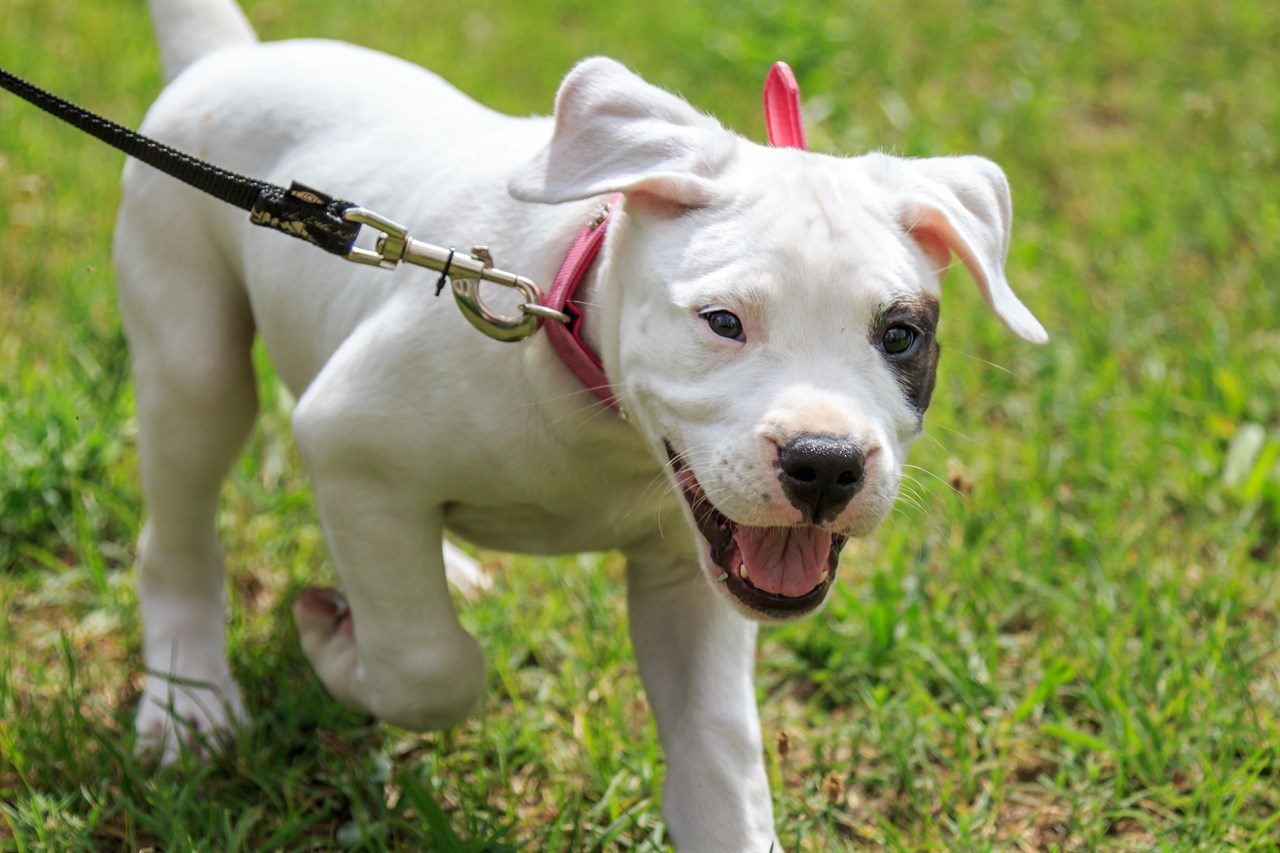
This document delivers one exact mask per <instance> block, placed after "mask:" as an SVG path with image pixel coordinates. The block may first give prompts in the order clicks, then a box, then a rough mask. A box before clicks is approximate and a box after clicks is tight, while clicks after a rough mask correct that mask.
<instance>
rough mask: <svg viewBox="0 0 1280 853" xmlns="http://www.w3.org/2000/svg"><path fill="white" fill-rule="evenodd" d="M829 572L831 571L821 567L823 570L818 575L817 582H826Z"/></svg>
mask: <svg viewBox="0 0 1280 853" xmlns="http://www.w3.org/2000/svg"><path fill="white" fill-rule="evenodd" d="M830 574H831V572H830V571H828V570H827V569H823V570H822V574H821V575H819V576H818V583H826V582H827V576H828V575H830Z"/></svg>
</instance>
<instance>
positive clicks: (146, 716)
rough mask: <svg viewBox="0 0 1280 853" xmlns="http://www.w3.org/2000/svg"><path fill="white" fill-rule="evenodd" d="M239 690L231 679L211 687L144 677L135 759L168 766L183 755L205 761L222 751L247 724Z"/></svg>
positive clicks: (196, 682)
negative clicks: (149, 758)
mask: <svg viewBox="0 0 1280 853" xmlns="http://www.w3.org/2000/svg"><path fill="white" fill-rule="evenodd" d="M248 719H249V718H248V714H247V713H246V712H245V708H244V701H243V700H242V699H241V698H240V688H239V687H238V686H237V685H236V683H235V682H234V681H233V680H232V679H231V678H230V677H224V678H219V679H215V680H211V681H201V680H199V679H194V678H190V679H189V678H181V679H179V678H177V677H174V678H172V679H169V678H166V677H165V676H163V675H157V674H151V675H148V676H147V687H146V689H145V690H144V691H143V693H142V700H141V702H140V703H139V705H138V716H137V720H136V728H137V732H138V740H137V745H136V747H135V749H134V751H135V752H136V753H137V754H138V755H158V756H159V758H160V761H161V763H162V764H173V763H175V762H176V761H177V760H178V757H179V756H180V755H181V754H182V753H184V752H186V753H189V754H192V755H196V756H199V757H201V758H208V757H209V756H210V755H212V754H213V753H214V752H217V751H219V750H221V749H223V748H225V747H226V746H227V744H228V743H230V741H231V740H232V737H233V734H234V732H235V730H236V729H237V728H239V727H240V726H243V725H244V724H245V723H246V722H248Z"/></svg>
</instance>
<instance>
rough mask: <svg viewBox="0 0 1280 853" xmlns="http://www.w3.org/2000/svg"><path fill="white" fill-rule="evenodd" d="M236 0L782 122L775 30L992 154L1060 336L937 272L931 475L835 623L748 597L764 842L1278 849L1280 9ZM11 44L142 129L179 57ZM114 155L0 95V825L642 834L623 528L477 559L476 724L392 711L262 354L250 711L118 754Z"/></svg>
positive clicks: (243, 594) (471, 620)
mask: <svg viewBox="0 0 1280 853" xmlns="http://www.w3.org/2000/svg"><path fill="white" fill-rule="evenodd" d="M245 7H246V9H247V10H248V13H249V17H250V19H251V20H252V21H253V23H254V25H255V26H256V27H257V28H258V30H259V33H260V34H261V35H262V36H263V37H264V38H266V39H275V38H287V37H294V36H325V37H333V38H340V39H344V40H349V41H354V42H357V43H360V44H364V45H368V46H371V47H375V48H378V49H382V50H385V51H388V52H391V53H395V54H397V55H400V56H403V57H405V58H408V59H411V60H413V61H415V62H418V63H420V64H423V65H426V66H428V67H430V68H432V69H434V70H437V71H439V72H441V73H442V74H444V76H446V77H447V78H448V79H450V80H451V81H453V82H454V83H455V84H456V85H457V86H459V87H460V88H461V89H463V90H464V91H466V92H468V93H470V94H472V95H473V96H475V97H477V98H478V99H480V100H482V101H484V102H485V103H488V104H490V105H491V106H494V107H496V108H498V109H501V110H505V111H509V112H513V113H516V114H530V113H539V112H547V111H549V110H550V108H551V105H552V98H553V94H554V91H555V87H556V85H557V83H558V81H559V79H560V77H561V76H562V75H563V74H564V72H565V71H566V70H567V69H568V68H569V67H570V66H571V65H572V64H573V63H574V62H575V61H577V60H578V59H579V58H581V57H582V56H585V55H589V54H594V53H603V54H608V55H611V56H614V57H616V58H618V59H620V60H622V61H623V62H625V63H627V64H628V65H630V66H631V67H632V68H633V69H635V70H636V71H638V72H639V73H641V74H642V75H643V76H645V77H646V78H647V79H649V80H650V81H652V82H655V83H657V84H660V85H662V86H665V87H667V88H670V89H672V90H674V91H677V92H680V93H681V94H683V95H684V96H685V97H687V98H688V99H690V100H691V101H692V102H693V103H694V104H695V105H696V106H698V107H699V108H701V109H704V110H706V111H708V112H711V113H713V114H715V115H716V116H718V117H719V118H720V119H721V120H722V121H724V122H725V123H726V124H727V125H728V126H730V127H732V128H734V129H736V130H738V131H739V132H741V133H743V134H745V135H747V136H749V137H751V138H753V139H756V140H762V139H763V123H762V119H761V116H760V107H759V88H760V85H761V82H762V80H763V75H764V73H765V71H766V70H767V69H768V66H769V64H770V63H772V62H773V61H774V60H775V59H779V58H782V59H786V60H787V61H789V62H790V63H791V65H792V67H793V68H794V70H795V72H796V74H797V77H798V78H799V80H800V83H801V86H802V89H803V91H804V94H805V112H806V124H807V127H808V130H809V136H810V142H811V146H812V147H813V148H815V149H818V150H824V151H834V152H845V153H858V152H861V151H864V150H869V149H884V150H888V151H891V152H893V153H898V154H904V155H912V156H926V155H936V154H945V153H979V154H983V155H985V156H988V157H991V158H993V159H995V160H996V161H997V162H999V163H1000V164H1001V165H1002V166H1003V167H1004V168H1005V170H1006V171H1007V173H1008V175H1009V179H1010V182H1011V184H1012V187H1013V193H1014V208H1015V232H1014V241H1013V248H1012V252H1011V257H1010V262H1009V278H1010V281H1011V282H1012V283H1013V286H1014V288H1015V289H1016V290H1017V291H1018V292H1019V293H1020V294H1021V295H1022V296H1023V298H1024V300H1025V301H1026V302H1027V303H1028V304H1029V305H1030V306H1031V307H1032V309H1033V310H1034V311H1035V312H1036V313H1037V314H1038V315H1039V316H1040V318H1041V319H1042V320H1043V321H1044V323H1045V325H1046V327H1048V328H1049V330H1050V333H1051V335H1052V336H1053V339H1052V341H1051V342H1050V344H1049V345H1048V346H1047V347H1044V348H1038V349H1037V348H1032V347H1029V346H1027V345H1025V344H1022V343H1020V342H1018V341H1016V340H1015V339H1013V338H1012V337H1011V336H1009V335H1008V334H1007V333H1005V332H1004V331H1003V329H1002V328H1001V327H1000V326H999V324H998V323H997V322H996V321H995V320H994V319H993V318H991V317H990V316H988V315H987V314H986V312H985V309H984V308H983V306H982V304H981V300H980V299H979V298H978V297H977V295H976V293H975V292H974V289H973V287H972V285H971V284H970V283H969V281H968V279H967V276H966V275H965V274H964V273H963V271H956V272H953V273H952V275H951V277H950V278H949V280H948V284H947V287H946V299H945V301H944V306H943V322H942V327H941V331H940V336H941V338H942V341H943V344H944V356H943V359H942V363H941V366H940V372H939V383H938V392H937V394H935V397H934V403H933V408H932V410H931V411H930V413H929V415H928V418H927V420H926V436H925V437H924V438H923V439H922V440H921V441H920V442H919V444H918V445H917V447H916V449H915V450H914V451H913V457H912V462H913V463H915V464H916V465H919V466H920V467H921V468H922V469H923V470H920V471H914V472H913V473H914V475H915V476H916V479H917V483H916V485H915V486H914V487H913V489H912V490H910V493H909V494H908V495H907V496H906V499H904V500H903V501H902V502H901V504H900V507H899V508H898V509H897V510H896V511H895V513H894V516H893V518H892V519H891V520H890V521H889V522H887V523H886V525H885V526H884V527H883V528H882V529H881V531H879V532H878V533H877V534H876V535H875V536H873V537H872V538H870V539H869V540H866V541H864V542H860V543H855V544H854V545H853V546H851V547H850V548H849V549H848V550H847V551H846V556H845V560H844V566H843V568H842V572H841V581H840V585H839V587H838V589H837V593H836V595H835V596H834V601H833V603H832V605H831V607H830V608H829V609H828V610H827V611H826V612H825V613H824V614H823V615H821V616H819V617H817V618H815V619H812V620H809V621H807V622H805V623H803V624H800V625H797V626H792V627H788V628H785V629H770V630H767V631H765V632H764V634H763V638H762V643H761V652H760V657H759V677H758V684H759V692H760V695H761V700H762V710H761V714H762V722H763V724H764V726H765V729H766V747H767V750H768V761H769V767H770V772H771V776H772V781H773V787H774V802H775V810H776V812H777V818H778V827H779V832H780V835H781V838H782V840H783V842H784V844H786V845H787V847H788V849H798V850H838V849H851V848H886V849H896V850H937V849H961V850H1052V849H1059V850H1086V849H1087V850H1094V849H1109V850H1139V849H1142V850H1146V849H1159V850H1206V851H1209V850H1215V851H1216V850H1224V849H1232V850H1238V849H1257V850H1273V849H1277V848H1280V825H1278V824H1277V817H1276V815H1277V812H1278V811H1280V793H1277V790H1278V788H1280V782H1278V780H1277V772H1278V763H1280V757H1278V755H1277V752H1278V747H1277V744H1278V743H1280V727H1278V724H1277V717H1278V712H1280V644H1278V642H1277V636H1278V634H1280V623H1278V616H1277V614H1278V612H1280V580H1278V578H1277V575H1278V573H1277V571H1276V569H1277V565H1278V563H1280V547H1278V542H1280V402H1278V401H1280V356H1278V355H1277V353H1280V287H1278V286H1277V282H1280V154H1278V151H1277V145H1278V142H1277V140H1278V138H1280V5H1277V4H1274V3H1269V2H1248V1H1247V0H1242V2H1208V0H1205V2H1190V1H1186V2H1123V3H1121V2H1111V3H1102V2H1092V3H1081V2H1067V0H1045V2H1039V3H1031V2H1020V3H994V2H983V1H982V0H963V1H962V0H954V2H953V0H946V2H922V3H913V4H898V3H888V2H883V3H882V2H818V0H811V2H794V3H781V2H727V0H724V1H722V0H708V2H698V3H695V2H686V3H675V2H650V3H645V2H633V3H621V2H618V3H600V2H594V3H592V2H578V1H577V0H575V1H574V2H570V0H555V2H523V3H518V2H474V1H473V2H466V3H455V2H428V0H419V2H413V1H412V0H396V1H395V2H393V0H385V2H342V3H338V2H299V0H256V2H246V3H245ZM0 63H3V65H4V67H5V68H7V69H8V70H10V71H12V72H14V73H17V74H19V75H20V76H25V77H27V78H28V79H30V80H32V81H33V82H35V83H37V84H39V85H43V86H45V87H46V88H50V89H53V90H54V91H55V92H57V93H59V94H61V95H63V96H64V97H67V98H69V99H71V100H73V101H75V102H77V103H80V104H82V105H84V106H86V107H88V108H90V109H94V110H96V111H98V112H101V113H103V114H105V115H108V116H111V117H113V118H115V119H116V120H118V121H121V122H122V123H124V124H127V125H131V126H136V125H137V124H138V123H139V121H140V120H141V117H142V115H143V113H144V112H145V110H146V108H147V105H148V104H149V103H150V102H151V100H152V99H153V98H154V97H155V95H156V94H157V93H158V92H159V90H160V87H161V80H160V75H159V68H158V59H157V54H156V49H155V46H154V43H153V39H152V36H151V32H150V27H149V25H148V23H147V18H146V13H145V8H144V5H143V4H142V3H141V2H138V0H80V2H68V0H0ZM338 118H340V117H338ZM122 162H123V158H122V156H121V155H118V154H116V153H114V152H112V151H110V150H109V149H107V148H105V147H104V146H102V145H100V144H99V143H97V142H94V141H91V140H89V139H88V138H87V137H84V136H83V135H81V134H79V133H77V132H75V131H73V130H71V129H69V128H67V127H66V126H63V125H61V124H60V123H58V122H56V121H55V120H53V119H51V118H49V117H46V116H45V115H44V114H42V113H39V112H38V111H37V110H35V109H34V108H32V107H29V106H27V105H25V104H23V103H20V102H18V101H16V99H14V98H13V97H11V96H9V95H7V94H5V95H0V604H2V606H3V613H4V618H3V620H0V850H28V849H31V850H39V849H50V850H55V849H56V850H72V849H120V850H125V849H130V850H132V849H139V848H143V847H148V846H154V847H156V848H157V849H184V848H192V849H210V850H232V849H277V848H281V849H289V850H304V849H333V848H341V847H351V848H355V849H412V848H419V849H430V850H456V849H461V850H472V849H504V848H517V849H527V850H540V849H551V850H562V849H563V850H569V849H574V850H576V849H609V850H613V849H644V850H653V849H661V848H662V846H663V845H664V844H667V843H668V842H669V840H668V839H667V838H666V836H665V833H664V829H663V827H662V823H661V817H660V812H659V802H660V799H659V790H660V784H661V779H662V773H663V770H662V760H661V755H660V751H659V749H658V747H657V745H656V737H655V733H654V730H653V727H652V724H651V723H650V722H649V719H648V714H647V708H646V706H645V702H644V698H643V694H642V692H641V688H640V684H639V681H638V679H637V677H636V672H635V667H634V664H633V662H632V660H631V657H630V649H629V646H628V643H627V641H626V631H625V618H626V617H625V613H624V608H623V590H622V582H621V568H620V564H619V561H618V560H617V558H616V557H611V556H608V555H604V556H583V557H570V558H565V559H562V560H533V559H528V558H523V557H513V556H507V555H497V554H485V555H483V560H484V562H485V564H486V565H487V566H488V567H489V568H490V569H492V570H493V571H494V573H495V579H496V585H497V589H496V590H495V593H494V594H493V595H492V596H490V597H488V598H486V599H485V600H483V601H480V602H475V603H465V604H462V605H461V606H462V610H463V619H464V622H465V624H466V625H467V627H468V628H469V629H471V630H473V631H474V632H476V634H477V637H478V638H479V640H480V642H481V644H482V646H483V647H484V649H485V652H486V656H487V659H488V661H489V665H490V670H489V672H490V676H489V677H490V685H489V692H488V696H487V699H486V701H485V703H484V706H483V708H482V709H481V711H480V712H479V713H478V714H477V715H476V717H475V718H474V719H473V720H472V721H471V722H469V723H468V724H467V725H466V726H463V727H461V728H459V729H457V730H454V731H451V732H447V733H440V734H432V735H425V736H423V735H411V734H408V733H405V732H401V731H397V730H392V729H388V728H387V727H385V726H382V725H380V724H377V723H376V722H373V721H370V720H368V719H366V718H363V717H360V716H359V715H354V714H350V713H348V712H346V711H344V710H342V709H341V708H338V707H337V706H336V705H335V704H334V703H333V702H332V701H330V700H329V699H328V698H327V697H326V696H325V695H324V693H323V691H322V690H321V689H320V687H319V686H318V684H317V683H316V681H315V680H314V678H313V677H312V675H311V674H310V672H309V670H308V668H307V666H306V664H305V662H304V661H303V659H302V657H301V655H300V652H299V650H298V647H297V642H296V638H295V636H294V634H293V630H292V626H291V623H290V621H289V620H288V613H287V608H288V603H289V600H290V599H291V597H292V595H293V594H294V593H295V592H296V590H297V589H298V588H299V587H300V586H302V585H304V584H306V583H308V582H315V579H316V578H319V579H321V580H322V581H323V580H325V579H330V580H331V579H332V574H331V570H330V568H329V566H328V561H327V557H326V555H325V551H324V547H323V538H322V535H321V533H320V530H319V527H318V524H317V521H316V517H315V513H314V510H313V508H312V505H311V503H310V498H309V493H308V486H307V484H306V482H305V481H304V479H303V477H302V475H301V471H300V468H299V465H298V462H297V458H296V455H295V453H294V451H293V449H292V446H291V444H290V442H289V439H288V411H289V406H290V401H289V400H288V397H287V395H286V394H284V393H283V391H282V390H281V388H280V386H279V383H278V381H277V380H276V379H275V378H274V375H273V374H272V373H271V372H270V370H269V369H268V368H267V367H266V365H265V362H264V363H263V371H262V377H263V378H262V396H263V418H262V422H261V424H260V426H259V429H258V430H257V432H256V433H255V435H254V438H253V439H252V442H251V445H250V447H249V449H248V451H247V453H246V455H245V457H244V458H243V460H242V461H241V462H240V463H239V464H238V466H237V467H236V469H235V471H234V473H233V476H232V478H231V480H230V482H229V485H228V487H227V489H226V493H225V496H226V500H225V504H224V510H223V514H222V517H221V524H222V527H223V529H224V541H225V544H226V547H227V550H228V555H229V562H230V564H231V566H232V570H231V577H230V589H231V599H232V603H233V607H232V612H231V620H232V621H231V629H230V636H231V643H232V646H233V665H234V667H235V671H236V673H237V675H238V677H239V678H240V681H241V683H242V684H243V685H244V687H245V690H246V694H247V698H248V700H249V703H250V706H251V709H252V711H253V713H254V716H255V724H254V726H253V727H252V728H251V729H249V730H248V731H246V732H245V733H244V734H243V736H242V737H241V743H240V744H239V749H238V750H237V751H236V752H235V753H234V754H233V755H231V756H229V757H226V758H224V759H222V760H220V761H219V762H217V763H215V764H213V765H211V766H208V767H195V766H188V767H184V768H182V769H181V770H178V771H158V770H157V769H156V768H154V767H152V766H150V765H147V764H145V763H143V762H139V761H137V760H135V759H134V758H133V757H132V756H131V753H130V749H131V738H132V734H131V715H132V709H133V705H134V703H135V702H136V699H137V695H138V688H139V684H140V673H139V667H140V665H141V664H140V658H139V648H138V644H139V627H138V622H137V616H136V613H135V610H134V597H133V592H132V589H131V578H132V568H131V558H132V549H133V542H134V540H135V538H136V535H137V531H138V529H139V527H140V523H141V518H140V513H141V499H140V495H139V490H138V486H137V479H136V457H135V454H134V448H133V425H132V421H131V416H132V400H131V394H132V389H131V384H130V381H129V377H128V363H127V353H126V350H125V344H124V340H123V336H122V334H121V331H120V325H119V319H118V317H117V314H116V311H115V308H114V302H113V294H112V274H111V265H110V257H109V251H110V231H111V227H112V221H113V217H114V207H115V204H116V201H117V199H118V193H119V190H118V176H119V172H120V169H121V166H122ZM405 178H406V181H411V180H412V175H411V174H409V173H406V176H405ZM421 191H422V192H426V193H429V192H430V187H429V186H424V187H422V189H421ZM424 236H429V235H424ZM182 238H183V239H197V236H196V235H183V237H182ZM401 274H412V273H407V272H406V273H401Z"/></svg>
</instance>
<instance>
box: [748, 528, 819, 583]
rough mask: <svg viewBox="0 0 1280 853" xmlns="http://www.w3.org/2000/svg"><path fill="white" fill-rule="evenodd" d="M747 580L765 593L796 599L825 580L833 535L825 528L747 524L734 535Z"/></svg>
mask: <svg viewBox="0 0 1280 853" xmlns="http://www.w3.org/2000/svg"><path fill="white" fill-rule="evenodd" d="M733 538H734V541H736V542H737V543H738V550H739V551H740V552H741V554H742V561H743V563H745V564H746V567H747V579H748V580H749V581H750V582H751V585H752V586H754V587H755V588H756V589H758V590H760V591H761V592H768V593H772V594H773V595H785V596H787V597H789V598H796V597H798V596H801V595H805V594H807V593H810V592H812V591H813V590H814V588H815V587H817V586H818V584H820V583H822V580H821V578H822V573H823V571H825V570H826V568H827V557H828V556H829V555H830V554H831V534H830V533H828V532H826V531H825V530H823V529H822V528H821V527H747V526H745V525H743V526H740V527H739V528H738V529H737V532H736V533H735V534H734V537H733Z"/></svg>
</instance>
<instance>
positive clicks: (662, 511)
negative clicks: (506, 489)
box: [444, 484, 683, 554]
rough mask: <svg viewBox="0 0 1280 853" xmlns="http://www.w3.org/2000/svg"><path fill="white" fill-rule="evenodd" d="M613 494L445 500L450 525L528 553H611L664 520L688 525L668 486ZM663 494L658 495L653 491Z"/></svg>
mask: <svg viewBox="0 0 1280 853" xmlns="http://www.w3.org/2000/svg"><path fill="white" fill-rule="evenodd" d="M618 485H619V486H620V487H619V488H617V489H614V490H611V491H612V492H613V493H612V494H602V493H601V492H599V491H595V490H593V491H592V492H591V494H590V495H585V494H584V495H583V496H582V500H564V499H563V496H559V497H561V500H558V501H556V502H554V503H549V502H541V501H534V502H527V503H525V502H511V503H503V504H496V505H490V504H485V505H479V504H472V503H461V502H454V503H449V504H446V506H445V512H444V521H445V527H446V528H448V530H449V531H450V532H452V533H454V534H456V535H458V536H461V537H462V538H463V539H466V540H467V541H468V542H471V543H473V544H475V545H478V546H480V547H482V548H491V549H494V550H498V551H513V552H519V553H526V554H568V553H575V552H580V551H608V550H612V549H615V548H619V547H622V546H625V545H627V544H629V543H632V542H635V541H637V540H639V539H643V538H645V537H647V536H649V535H651V534H652V533H653V532H654V531H655V530H657V529H658V526H659V524H662V525H663V526H665V527H668V528H670V529H673V530H682V529H683V519H682V517H681V515H680V510H679V507H678V505H676V504H674V503H673V502H671V501H670V500H668V498H669V496H668V495H667V494H666V492H667V490H666V489H664V488H654V487H653V486H652V485H650V486H649V488H648V490H647V491H646V484H637V486H638V487H636V488H631V486H632V484H618ZM655 491H656V492H658V493H660V494H656V495H655V494H654V492H655Z"/></svg>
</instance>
